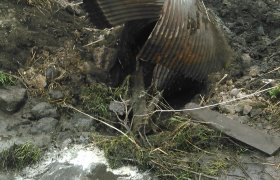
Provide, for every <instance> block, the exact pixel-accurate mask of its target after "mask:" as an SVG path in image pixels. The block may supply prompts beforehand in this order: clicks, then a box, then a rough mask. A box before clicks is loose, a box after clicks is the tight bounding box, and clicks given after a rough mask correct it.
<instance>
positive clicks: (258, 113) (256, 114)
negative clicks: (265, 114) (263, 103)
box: [250, 109, 262, 117]
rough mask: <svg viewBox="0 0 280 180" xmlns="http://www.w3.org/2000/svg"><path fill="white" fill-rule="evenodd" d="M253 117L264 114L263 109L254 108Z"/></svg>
mask: <svg viewBox="0 0 280 180" xmlns="http://www.w3.org/2000/svg"><path fill="white" fill-rule="evenodd" d="M250 114H251V117H256V116H259V115H261V114H262V109H252V111H251V113H250Z"/></svg>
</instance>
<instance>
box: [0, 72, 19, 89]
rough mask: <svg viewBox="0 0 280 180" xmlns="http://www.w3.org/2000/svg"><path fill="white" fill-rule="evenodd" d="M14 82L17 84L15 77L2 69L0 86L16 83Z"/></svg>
mask: <svg viewBox="0 0 280 180" xmlns="http://www.w3.org/2000/svg"><path fill="white" fill-rule="evenodd" d="M14 84H15V78H13V77H12V76H11V75H9V74H8V73H4V72H2V71H0V87H1V86H9V85H14Z"/></svg>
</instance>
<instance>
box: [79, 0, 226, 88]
mask: <svg viewBox="0 0 280 180" xmlns="http://www.w3.org/2000/svg"><path fill="white" fill-rule="evenodd" d="M84 1H89V0H84ZM92 1H94V2H96V3H97V4H98V6H99V8H100V9H101V11H102V13H103V15H104V16H105V18H106V21H107V22H108V23H109V24H110V25H112V26H115V25H119V24H123V23H126V22H129V21H135V20H141V19H147V20H152V21H153V20H155V21H156V22H157V23H156V25H155V27H154V29H153V30H152V32H151V34H150V35H149V37H148V39H147V40H146V42H145V44H144V46H143V47H142V48H141V50H140V52H139V54H138V55H137V59H138V60H142V61H151V62H153V63H155V64H156V67H155V69H154V73H153V81H154V83H155V84H156V86H157V87H158V89H164V88H166V87H167V86H168V85H169V84H171V83H172V82H173V81H174V80H175V79H176V77H178V76H183V77H186V78H192V79H196V80H203V79H205V78H207V76H208V74H209V73H211V72H215V71H217V70H219V69H220V68H222V67H224V66H225V64H226V63H227V61H228V60H229V57H230V55H231V53H230V52H231V51H230V48H229V46H228V44H227V42H226V40H225V38H224V37H223V35H222V33H221V31H220V30H219V28H218V25H217V23H216V21H215V18H213V16H212V15H211V14H210V13H209V12H208V11H207V9H206V8H205V6H204V4H203V1H202V0H92ZM139 23H143V21H139Z"/></svg>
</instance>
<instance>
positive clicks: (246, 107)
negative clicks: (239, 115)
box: [243, 105, 253, 115]
mask: <svg viewBox="0 0 280 180" xmlns="http://www.w3.org/2000/svg"><path fill="white" fill-rule="evenodd" d="M252 109H253V107H252V106H250V105H245V106H244V109H243V115H248V114H249V113H250V112H251V111H252Z"/></svg>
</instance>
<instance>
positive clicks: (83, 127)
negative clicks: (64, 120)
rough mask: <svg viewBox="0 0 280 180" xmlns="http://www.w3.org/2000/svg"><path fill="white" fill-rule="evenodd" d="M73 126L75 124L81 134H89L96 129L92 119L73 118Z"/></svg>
mask: <svg viewBox="0 0 280 180" xmlns="http://www.w3.org/2000/svg"><path fill="white" fill-rule="evenodd" d="M71 124H73V125H74V127H75V129H76V130H77V131H79V132H89V131H91V130H93V129H92V128H94V127H93V125H94V122H93V120H92V119H90V118H84V117H73V118H72V119H71Z"/></svg>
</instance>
